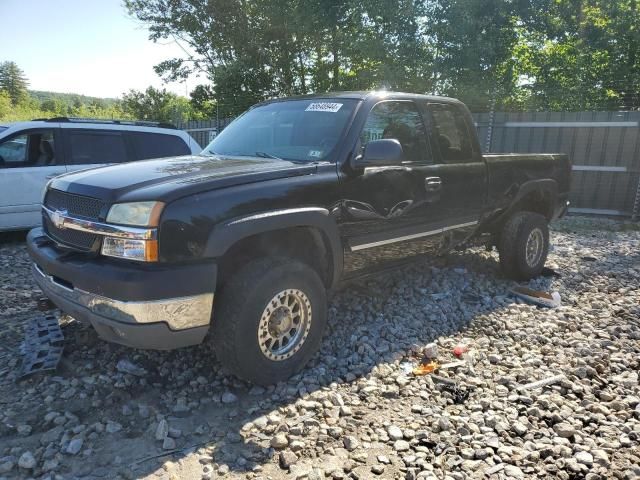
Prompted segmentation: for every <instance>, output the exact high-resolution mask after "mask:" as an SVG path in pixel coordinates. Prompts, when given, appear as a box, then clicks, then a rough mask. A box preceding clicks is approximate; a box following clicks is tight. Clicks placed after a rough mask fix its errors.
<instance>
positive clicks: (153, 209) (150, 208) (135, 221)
mask: <svg viewBox="0 0 640 480" xmlns="http://www.w3.org/2000/svg"><path fill="white" fill-rule="evenodd" d="M163 208H164V203H162V202H131V203H116V204H115V205H113V206H112V207H111V208H110V209H109V213H108V214H107V223H116V224H119V225H133V226H136V227H157V226H158V220H159V219H160V214H161V213H162V209H163Z"/></svg>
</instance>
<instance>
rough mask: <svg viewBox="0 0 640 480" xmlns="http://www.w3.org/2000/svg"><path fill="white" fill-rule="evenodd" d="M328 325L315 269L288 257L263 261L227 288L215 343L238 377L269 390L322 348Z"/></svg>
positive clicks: (242, 272)
mask: <svg viewBox="0 0 640 480" xmlns="http://www.w3.org/2000/svg"><path fill="white" fill-rule="evenodd" d="M326 322H327V299H326V291H325V287H324V285H323V283H322V280H321V279H320V277H319V276H318V274H317V273H316V272H315V270H314V269H312V268H311V267H310V266H308V265H306V264H304V263H302V262H299V261H297V260H293V259H289V258H282V257H278V258H264V259H259V260H255V261H252V262H250V263H249V264H247V265H246V266H244V267H243V268H241V269H240V271H238V272H237V273H236V274H235V275H233V277H231V278H230V279H229V281H228V282H226V284H225V285H224V287H223V289H222V291H221V292H220V295H219V298H217V299H216V307H215V309H214V316H213V327H212V332H211V335H212V336H211V338H212V341H213V344H214V348H215V351H216V355H217V357H218V359H219V360H220V362H221V363H222V364H223V365H224V366H226V367H227V368H228V369H229V370H231V371H232V372H233V373H234V374H235V375H237V376H238V377H240V378H243V379H245V380H248V381H250V382H252V383H256V384H258V385H270V384H274V383H277V382H279V381H282V380H286V379H287V378H289V377H290V376H291V375H293V374H294V373H296V372H297V371H299V370H300V369H302V368H303V367H304V365H305V364H306V363H307V362H308V361H309V360H310V359H311V357H312V356H313V354H314V353H315V352H316V351H317V350H318V349H319V348H320V342H321V340H322V335H323V333H324V328H325V325H326Z"/></svg>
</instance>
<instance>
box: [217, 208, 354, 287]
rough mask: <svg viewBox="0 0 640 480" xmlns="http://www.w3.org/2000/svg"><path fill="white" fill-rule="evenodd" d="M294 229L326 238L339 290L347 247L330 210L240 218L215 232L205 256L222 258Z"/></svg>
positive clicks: (288, 211) (293, 210)
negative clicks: (242, 243) (244, 243)
mask: <svg viewBox="0 0 640 480" xmlns="http://www.w3.org/2000/svg"><path fill="white" fill-rule="evenodd" d="M294 227H312V228H316V229H318V230H319V231H320V232H321V233H322V234H323V235H324V237H325V240H326V242H327V244H328V247H329V250H330V251H329V252H328V253H329V254H330V255H331V261H332V265H331V267H332V268H333V274H332V276H331V278H332V281H331V286H332V287H333V286H335V284H336V283H337V281H338V279H339V278H340V276H341V274H342V267H343V255H344V253H343V247H342V242H341V240H340V233H339V231H338V225H337V224H336V221H335V219H334V218H333V217H332V216H331V215H330V213H329V210H327V209H326V208H320V207H301V208H288V209H283V210H272V211H267V212H261V213H256V214H252V215H246V216H241V217H236V218H233V219H231V220H227V221H225V222H223V223H221V224H218V225H216V226H215V227H214V228H213V231H212V233H211V235H210V236H209V240H208V241H207V246H206V249H205V256H207V257H210V258H216V257H221V256H222V255H224V254H225V252H226V251H227V250H229V248H231V246H232V245H233V244H234V243H236V242H238V241H239V240H242V239H243V238H247V237H250V236H252V235H258V234H260V233H265V232H272V231H276V230H283V229H286V228H294Z"/></svg>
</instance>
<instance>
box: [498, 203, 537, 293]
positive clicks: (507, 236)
mask: <svg viewBox="0 0 640 480" xmlns="http://www.w3.org/2000/svg"><path fill="white" fill-rule="evenodd" d="M498 251H499V252H500V266H501V267H502V271H503V272H504V274H505V275H506V276H507V277H509V278H512V279H514V280H529V279H531V278H534V277H537V276H538V275H540V272H542V269H543V268H544V264H545V262H546V261H547V254H548V252H549V227H548V224H547V219H546V218H545V217H544V216H542V215H540V214H539V213H533V212H518V213H516V214H514V215H513V216H512V217H511V218H510V219H509V220H508V221H507V223H506V224H505V225H504V227H503V229H502V233H501V235H500V242H499V245H498Z"/></svg>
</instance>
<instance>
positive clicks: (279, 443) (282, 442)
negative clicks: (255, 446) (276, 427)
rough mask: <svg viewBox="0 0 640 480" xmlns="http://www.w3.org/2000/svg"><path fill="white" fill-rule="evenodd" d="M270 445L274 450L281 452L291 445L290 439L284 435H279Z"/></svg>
mask: <svg viewBox="0 0 640 480" xmlns="http://www.w3.org/2000/svg"><path fill="white" fill-rule="evenodd" d="M269 444H270V445H271V446H272V447H273V448H275V449H277V450H280V449H283V448H285V447H286V446H287V445H289V439H288V438H287V436H286V435H285V434H284V433H278V434H277V435H275V436H274V437H273V438H272V439H271V442H269Z"/></svg>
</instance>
